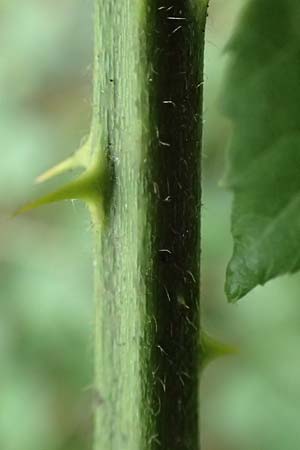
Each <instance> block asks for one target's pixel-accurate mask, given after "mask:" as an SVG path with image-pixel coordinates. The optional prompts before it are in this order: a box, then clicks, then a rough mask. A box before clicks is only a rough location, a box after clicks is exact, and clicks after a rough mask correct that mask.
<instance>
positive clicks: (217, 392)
mask: <svg viewBox="0 0 300 450" xmlns="http://www.w3.org/2000/svg"><path fill="white" fill-rule="evenodd" d="M92 3H93V2H92V0H77V1H76V2H74V1H73V0H59V1H58V0H27V1H26V2H21V1H20V0H0V91H1V96H0V145H1V147H0V148H1V165H0V189H1V193H2V195H1V200H0V208H1V216H0V364H1V366H0V450H2V449H3V450H88V449H89V448H90V443H91V430H92V419H91V417H92V409H93V406H92V401H91V397H92V388H91V382H92V326H93V325H92V324H93V319H92V313H93V300H92V298H93V294H92V291H93V281H92V275H91V272H92V271H91V267H92V255H91V233H90V232H89V230H90V222H89V217H88V214H87V212H86V210H85V208H84V207H83V206H82V205H81V204H80V203H78V202H66V203H65V204H59V205H50V206H47V207H45V208H41V209H39V210H36V211H33V212H31V213H28V214H25V215H23V216H20V217H16V218H14V219H13V220H12V219H10V214H11V212H12V211H13V210H14V209H15V208H17V207H18V206H20V205H21V204H22V203H24V201H26V200H28V199H31V198H34V196H36V195H37V192H38V191H39V192H41V190H45V191H49V189H50V188H51V187H54V186H55V184H56V183H57V182H56V181H51V182H48V183H47V184H46V185H45V186H42V187H39V188H37V187H36V186H34V184H33V180H34V179H35V178H36V176H37V175H39V174H40V173H41V172H43V171H44V170H45V169H46V168H48V167H50V166H51V165H53V164H55V163H56V162H58V161H60V160H61V159H63V158H64V157H65V156H67V155H69V154H71V153H72V152H73V150H74V149H76V148H77V147H78V146H79V144H80V142H81V141H82V140H83V139H84V138H85V137H86V135H87V134H88V130H89V123H90V118H91V102H92V100H91V86H92V85H91V81H92V52H93V33H92V22H93V21H92V17H93V12H92V6H93V5H92ZM243 3H244V0H227V1H226V2H224V0H211V8H210V16H209V21H208V26H207V46H206V65H205V82H206V94H205V107H204V112H205V145H204V193H203V202H204V207H203V266H202V267H203V270H202V272H203V282H202V295H203V300H202V321H203V324H204V326H205V329H206V331H207V332H209V333H210V334H211V335H213V336H215V337H217V338H219V339H221V340H223V341H225V342H228V343H229V344H231V345H233V346H235V347H236V348H237V349H238V354H237V355H236V356H232V357H227V358H224V359H222V360H218V361H215V362H214V363H212V364H211V365H210V366H209V367H208V368H207V369H206V370H205V372H204V373H203V376H202V383H201V420H202V425H201V427H202V430H201V434H202V449H203V450H282V449H285V450H295V449H297V448H298V447H299V442H300V427H299V426H298V423H299V411H300V358H299V348H300V303H299V298H298V297H299V296H300V277H299V276H293V277H284V278H281V279H279V280H276V281H273V282H271V283H269V284H267V286H266V287H264V288H258V289H256V290H255V291H254V292H253V293H251V294H249V295H248V296H247V297H246V298H245V299H244V300H242V301H241V302H240V303H239V304H238V305H235V306H232V305H228V304H227V303H226V299H225V296H224V293H223V285H224V274H225V267H226V263H227V261H228V259H229V257H230V253H231V247H232V241H231V237H230V204H231V195H230V193H228V192H226V191H224V190H222V189H221V188H220V187H219V186H218V182H219V180H220V179H221V177H222V173H223V169H224V165H225V161H226V155H225V148H226V141H227V140H228V137H229V136H230V131H231V130H230V124H229V123H228V122H227V121H226V120H225V119H224V118H223V117H222V116H221V115H220V114H219V111H218V99H219V96H220V86H221V84H222V78H223V77H222V74H223V70H224V68H225V67H226V55H224V53H223V48H224V44H225V43H226V40H227V39H228V36H229V34H230V32H231V30H232V27H233V26H234V22H235V20H236V16H237V13H238V10H239V9H240V7H241V6H242V5H243ZM60 182H61V179H59V180H58V183H60Z"/></svg>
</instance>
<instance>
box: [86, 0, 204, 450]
mask: <svg viewBox="0 0 300 450" xmlns="http://www.w3.org/2000/svg"><path fill="white" fill-rule="evenodd" d="M95 4H96V11H95V16H96V23H95V36H96V38H95V77H94V111H93V121H92V130H91V142H92V147H91V152H92V153H93V155H95V154H96V155H97V154H99V159H100V160H101V159H104V160H105V164H107V167H108V169H107V173H108V175H109V176H108V177H107V182H106V186H107V191H106V193H105V203H104V210H105V213H106V220H105V223H104V224H103V223H102V224H101V223H100V222H99V216H98V215H95V214H94V216H93V217H94V227H95V285H96V293H95V295H96V319H95V330H96V331H95V398H96V403H97V406H96V412H95V444H94V448H95V450H146V449H147V450H150V449H156V448H157V449H159V448H161V449H163V450H179V449H180V450H185V449H186V450H197V449H199V415H198V409H199V408H198V385H199V333H200V331H199V328H200V317H199V308H200V299H199V291H200V201H201V190H200V181H201V170H200V157H201V156H200V155H201V134H202V81H203V76H202V69H203V46H204V28H205V19H206V4H204V1H202V2H201V1H200V0H198V1H196V0H177V1H176V0H173V1H170V0H165V1H164V2H162V3H160V2H159V1H158V0H154V1H152V2H151V5H150V2H148V1H147V0H95ZM99 202H100V199H99Z"/></svg>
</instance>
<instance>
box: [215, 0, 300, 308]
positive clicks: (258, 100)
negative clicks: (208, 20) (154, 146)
mask: <svg viewBox="0 0 300 450" xmlns="http://www.w3.org/2000/svg"><path fill="white" fill-rule="evenodd" d="M299 18H300V5H299V3H298V2H295V1H294V0H288V1H287V0H285V1H282V0H276V1H275V0H251V1H250V2H248V4H247V6H246V8H245V9H244V11H243V14H242V16H241V18H240V21H239V25H238V27H237V29H236V31H235V33H234V35H233V37H232V38H231V40H230V42H229V43H228V45H227V51H228V52H230V57H231V60H230V65H229V68H228V70H227V78H226V81H225V87H226V89H225V92H224V95H223V109H224V111H225V113H226V115H227V116H229V117H230V118H231V119H232V121H233V128H234V129H233V136H232V139H231V143H230V149H229V167H228V173H227V177H226V185H227V186H228V187H229V188H230V189H231V190H233V192H234V202H233V213H232V233H233V237H234V252H233V257H232V259H231V261H230V263H229V266H228V270H227V280H226V293H227V296H228V299H229V301H232V302H234V301H237V300H238V299H240V298H241V297H243V296H244V295H245V294H246V293H247V292H249V291H250V290H251V289H253V288H254V287H255V286H257V285H260V284H261V285H262V284H264V283H265V282H267V281H268V280H270V279H272V278H274V277H276V276H278V275H281V274H285V273H293V272H295V271H297V270H299V269H300V254H299V234H300V214H299V208H300V177H299V169H300V132H299V130H300V115H299V105H300V64H299V50H300V29H299Z"/></svg>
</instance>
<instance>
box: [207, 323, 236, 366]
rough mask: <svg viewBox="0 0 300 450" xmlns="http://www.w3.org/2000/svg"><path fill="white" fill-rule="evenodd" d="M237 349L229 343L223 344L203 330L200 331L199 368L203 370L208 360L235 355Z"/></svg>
mask: <svg viewBox="0 0 300 450" xmlns="http://www.w3.org/2000/svg"><path fill="white" fill-rule="evenodd" d="M238 353H239V350H238V349H237V348H236V347H234V346H231V345H228V344H224V343H223V342H220V341H217V340H216V339H214V338H212V337H211V336H209V335H208V334H206V333H205V332H204V331H201V333H200V355H201V369H202V370H203V369H204V368H205V367H206V366H207V365H208V364H209V363H210V362H212V361H214V360H215V359H217V358H222V357H224V356H230V355H237V354H238Z"/></svg>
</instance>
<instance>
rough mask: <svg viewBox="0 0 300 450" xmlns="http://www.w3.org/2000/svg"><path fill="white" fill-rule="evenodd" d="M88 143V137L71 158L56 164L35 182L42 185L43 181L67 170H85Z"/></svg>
mask: <svg viewBox="0 0 300 450" xmlns="http://www.w3.org/2000/svg"><path fill="white" fill-rule="evenodd" d="M90 141H91V139H90V137H89V138H88V139H87V141H86V142H85V144H83V145H82V146H81V147H80V148H79V149H78V150H77V151H76V152H75V153H74V154H73V155H72V156H70V157H69V158H66V159H65V160H63V161H61V162H60V163H58V164H56V165H55V166H54V167H51V169H48V170H46V171H45V172H43V173H42V174H41V175H39V176H38V177H37V178H36V180H35V182H36V183H43V182H44V181H47V180H50V178H54V177H56V176H57V175H60V174H62V173H65V172H68V171H69V170H73V169H76V168H78V167H83V168H87V167H88V158H89V154H90V147H91V143H90Z"/></svg>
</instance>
